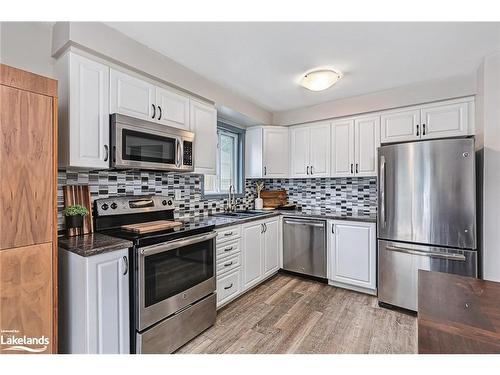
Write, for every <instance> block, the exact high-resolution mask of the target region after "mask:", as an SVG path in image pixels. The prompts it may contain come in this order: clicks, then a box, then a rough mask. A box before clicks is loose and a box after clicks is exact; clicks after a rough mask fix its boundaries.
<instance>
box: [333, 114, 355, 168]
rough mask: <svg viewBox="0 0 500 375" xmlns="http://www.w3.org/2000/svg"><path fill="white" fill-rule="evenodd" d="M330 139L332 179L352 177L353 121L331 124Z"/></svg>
mask: <svg viewBox="0 0 500 375" xmlns="http://www.w3.org/2000/svg"><path fill="white" fill-rule="evenodd" d="M331 138H332V141H331V171H332V172H331V175H332V177H351V176H354V121H353V120H340V121H335V122H333V123H332V125H331Z"/></svg>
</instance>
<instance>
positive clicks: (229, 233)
mask: <svg viewBox="0 0 500 375" xmlns="http://www.w3.org/2000/svg"><path fill="white" fill-rule="evenodd" d="M232 235H233V232H226V233H224V237H227V236H232Z"/></svg>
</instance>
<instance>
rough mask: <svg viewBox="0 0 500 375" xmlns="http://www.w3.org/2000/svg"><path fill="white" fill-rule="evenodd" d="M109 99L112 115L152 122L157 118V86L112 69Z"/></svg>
mask: <svg viewBox="0 0 500 375" xmlns="http://www.w3.org/2000/svg"><path fill="white" fill-rule="evenodd" d="M109 98H110V100H109V106H110V112H111V113H120V114H122V115H127V116H132V117H136V118H139V119H142V120H150V121H154V119H155V118H156V115H157V113H156V112H157V111H156V107H155V104H154V101H155V86H154V85H152V84H150V83H149V82H146V81H143V80H141V79H139V78H136V77H133V76H131V75H128V74H125V73H123V72H120V71H118V70H115V69H111V72H110V91H109Z"/></svg>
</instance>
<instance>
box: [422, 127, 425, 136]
mask: <svg viewBox="0 0 500 375" xmlns="http://www.w3.org/2000/svg"><path fill="white" fill-rule="evenodd" d="M422 135H425V124H422Z"/></svg>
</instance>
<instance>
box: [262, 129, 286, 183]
mask: <svg viewBox="0 0 500 375" xmlns="http://www.w3.org/2000/svg"><path fill="white" fill-rule="evenodd" d="M263 138H264V143H263V164H264V165H263V166H264V177H269V178H272V177H288V147H289V141H288V128H280V127H266V128H264V133H263Z"/></svg>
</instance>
